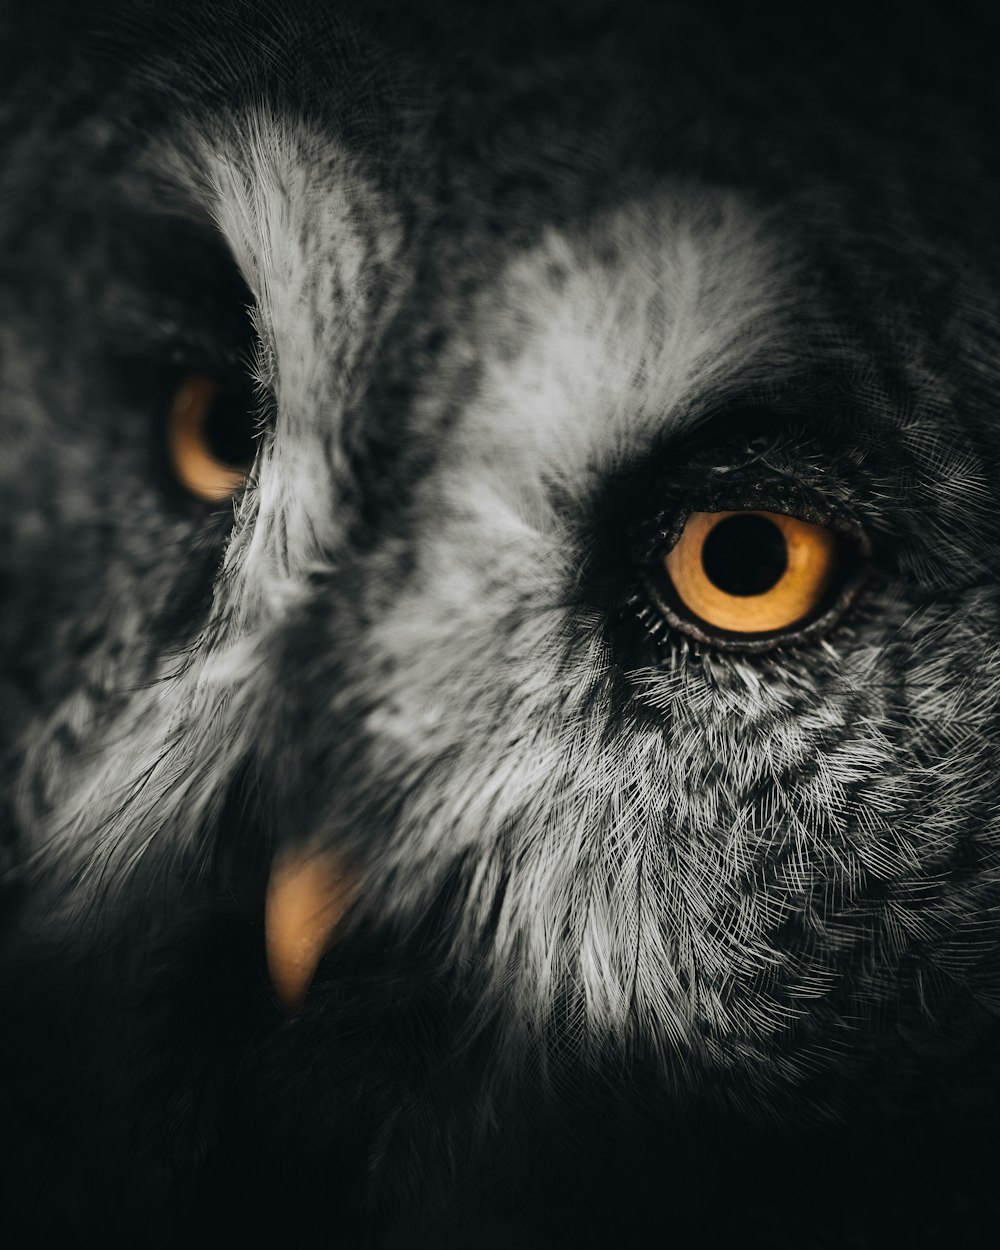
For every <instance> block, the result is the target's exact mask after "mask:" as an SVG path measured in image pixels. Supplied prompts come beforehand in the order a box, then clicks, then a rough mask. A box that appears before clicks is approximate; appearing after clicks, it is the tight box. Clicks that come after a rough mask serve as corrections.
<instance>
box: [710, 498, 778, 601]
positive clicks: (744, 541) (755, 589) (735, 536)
mask: <svg viewBox="0 0 1000 1250" xmlns="http://www.w3.org/2000/svg"><path fill="white" fill-rule="evenodd" d="M701 564H702V568H703V569H704V570H705V576H706V577H707V578H708V580H709V581H710V582H712V583H713V585H715V586H718V588H719V589H720V590H724V591H725V592H726V594H727V595H762V594H764V592H765V591H767V590H770V589H771V587H772V586H775V585H777V583H778V582H779V581H780V580H781V578H782V577H783V576H784V573H785V569H787V568H788V548H787V547H786V546H785V536H784V535H783V534H782V532H781V530H780V529H778V527H777V526H776V525H775V524H774V522H773V521H768V520H767V519H766V518H765V517H762V516H731V517H726V519H725V520H724V521H720V522H719V524H718V525H717V526H716V527H715V529H713V530H712V532H711V533H710V534H709V535H708V537H707V538H706V539H705V541H704V543H703V544H702V548H701Z"/></svg>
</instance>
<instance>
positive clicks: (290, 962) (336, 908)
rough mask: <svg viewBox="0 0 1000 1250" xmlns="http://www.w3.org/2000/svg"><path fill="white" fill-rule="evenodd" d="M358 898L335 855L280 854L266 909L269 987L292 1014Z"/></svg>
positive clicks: (354, 883) (311, 852) (310, 852)
mask: <svg viewBox="0 0 1000 1250" xmlns="http://www.w3.org/2000/svg"><path fill="white" fill-rule="evenodd" d="M356 893H357V879H356V877H355V875H354V873H353V872H351V871H350V869H349V868H348V867H347V865H346V864H345V863H344V861H343V859H342V858H341V857H340V856H338V855H336V854H334V853H333V852H331V851H326V850H325V851H317V850H315V849H303V848H298V849H297V850H294V851H286V852H280V853H279V854H278V856H277V857H276V858H275V861H274V864H273V865H272V867H271V878H270V881H269V882H268V887H267V900H266V903H265V906H264V943H265V950H266V954H267V967H268V971H269V973H270V975H271V984H272V985H273V986H274V992H275V994H276V995H277V996H278V1000H279V1002H280V1003H281V1004H282V1006H283V1007H284V1008H285V1010H286V1011H287V1012H289V1013H290V1014H294V1013H295V1012H297V1011H298V1010H299V1008H300V1007H301V1006H302V1004H303V1003H304V1002H305V998H306V994H307V993H308V991H309V986H310V984H311V982H312V979H313V976H314V975H315V972H316V967H317V965H318V964H319V961H320V960H321V959H322V958H323V956H324V954H325V953H326V952H327V951H328V950H329V949H330V947H331V946H332V945H333V943H334V941H335V939H336V936H337V931H338V929H339V928H340V927H341V924H342V922H343V919H344V916H345V914H346V913H347V911H348V908H349V907H350V905H351V903H352V902H353V900H354V897H355V895H356Z"/></svg>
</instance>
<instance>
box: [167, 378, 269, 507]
mask: <svg viewBox="0 0 1000 1250" xmlns="http://www.w3.org/2000/svg"><path fill="white" fill-rule="evenodd" d="M167 447H168V450H169V453H170V460H171V464H172V466H173V470H174V474H175V476H176V477H177V480H178V481H179V482H180V484H181V485H182V486H183V487H184V489H185V490H186V491H188V492H189V493H190V494H191V495H194V496H195V497H196V498H198V499H202V500H205V501H206V502H208V503H220V502H222V501H223V500H226V499H229V498H231V497H232V496H233V495H235V494H236V492H237V491H238V490H239V489H240V488H241V487H242V485H243V483H244V482H245V481H246V477H247V473H249V471H250V464H251V462H252V460H253V439H252V419H251V417H250V416H249V414H248V413H247V411H246V404H245V402H243V401H235V402H234V400H233V398H232V397H230V396H228V395H227V394H226V393H225V392H224V391H223V390H222V389H221V388H220V386H219V384H218V382H216V381H215V380H214V379H213V378H210V377H208V375H207V374H204V373H189V374H187V375H185V377H183V378H182V379H181V381H180V383H179V384H178V386H177V388H176V389H175V391H174V393H173V398H172V400H171V404H170V412H169V415H168V419H167Z"/></svg>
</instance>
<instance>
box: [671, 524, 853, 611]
mask: <svg viewBox="0 0 1000 1250" xmlns="http://www.w3.org/2000/svg"><path fill="white" fill-rule="evenodd" d="M838 563H839V544H838V540H837V535H836V534H835V533H834V532H833V531H832V530H829V529H827V528H826V527H825V526H822V525H813V524H811V523H810V522H808V521H800V520H799V519H798V518H797V517H793V516H786V515H785V514H784V513H781V512H763V511H749V510H748V511H730V512H693V513H692V514H691V515H690V516H689V517H688V519H687V522H686V524H685V526H684V529H683V531H682V532H681V536H680V538H679V539H678V540H677V542H676V543H675V544H674V546H673V547H672V548H671V549H670V551H669V552H667V555H666V556H665V557H664V564H665V566H666V570H667V573H668V575H669V577H670V581H671V583H672V585H673V588H674V591H675V592H676V594H677V597H678V599H679V600H680V601H681V604H682V605H683V607H684V608H685V609H686V610H687V611H688V612H690V613H691V614H692V615H693V616H695V617H697V618H698V619H699V620H700V621H702V622H704V623H705V624H706V625H708V626H711V627H714V628H715V629H719V630H725V631H726V632H727V633H734V634H766V633H773V632H775V631H779V630H785V629H790V628H792V627H793V626H795V625H798V624H800V623H801V622H803V621H804V620H805V619H806V618H807V617H809V616H811V615H813V614H814V613H815V612H816V611H817V610H818V609H819V608H820V606H821V605H822V603H823V601H824V599H825V598H826V597H827V592H828V591H829V589H830V585H831V582H832V581H833V578H834V576H835V574H836V572H837V567H838Z"/></svg>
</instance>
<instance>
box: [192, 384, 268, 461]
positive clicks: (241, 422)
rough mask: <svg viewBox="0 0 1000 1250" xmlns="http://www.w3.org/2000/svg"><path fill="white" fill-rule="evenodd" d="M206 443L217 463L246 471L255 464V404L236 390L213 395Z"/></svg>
mask: <svg viewBox="0 0 1000 1250" xmlns="http://www.w3.org/2000/svg"><path fill="white" fill-rule="evenodd" d="M203 432H204V438H205V443H206V445H207V447H208V450H209V451H210V452H211V453H212V455H213V456H214V457H215V459H216V460H219V461H221V462H222V463H223V464H230V465H232V466H233V467H234V468H237V469H245V468H247V466H248V465H250V464H251V463H252V462H253V458H254V453H255V451H256V446H255V443H254V419H253V400H252V398H251V396H250V395H249V394H247V392H246V391H242V390H239V389H238V388H235V387H234V388H233V389H232V390H221V389H220V390H219V391H217V392H216V393H215V395H213V397H212V400H211V403H210V404H209V406H208V412H206V414H205V425H204V427H203Z"/></svg>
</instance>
